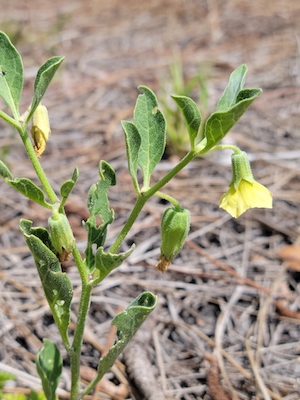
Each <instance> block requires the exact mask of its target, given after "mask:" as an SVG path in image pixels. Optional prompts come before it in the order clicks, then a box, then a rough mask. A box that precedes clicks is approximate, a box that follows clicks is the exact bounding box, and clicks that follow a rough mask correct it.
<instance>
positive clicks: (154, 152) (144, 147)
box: [134, 86, 166, 189]
mask: <svg viewBox="0 0 300 400" xmlns="http://www.w3.org/2000/svg"><path fill="white" fill-rule="evenodd" d="M139 89H141V90H143V91H144V93H143V94H140V95H139V96H138V99H137V102H136V106H135V109H134V125H135V126H136V127H137V129H138V131H139V134H140V136H141V146H140V149H139V154H138V164H139V166H140V167H141V169H142V172H143V176H144V185H143V186H144V188H145V189H147V188H149V185H150V178H151V174H152V172H153V170H154V168H155V167H156V165H157V164H158V163H159V161H160V160H161V158H162V156H163V153H164V151H165V146H166V121H165V117H164V115H163V113H162V112H161V111H160V110H159V109H158V108H157V105H158V103H157V98H156V96H155V94H154V93H153V92H152V91H151V90H150V89H149V88H147V87H146V86H139Z"/></svg>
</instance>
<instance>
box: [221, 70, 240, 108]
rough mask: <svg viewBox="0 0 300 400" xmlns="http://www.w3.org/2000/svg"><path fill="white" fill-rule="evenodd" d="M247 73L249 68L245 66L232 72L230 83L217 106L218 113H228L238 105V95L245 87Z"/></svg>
mask: <svg viewBox="0 0 300 400" xmlns="http://www.w3.org/2000/svg"><path fill="white" fill-rule="evenodd" d="M246 73H247V66H246V65H245V64H242V65H240V66H239V67H238V68H236V69H235V70H234V71H233V72H232V74H231V75H230V78H229V83H228V85H227V87H226V89H225V90H224V92H223V95H222V97H221V99H220V100H219V103H218V105H217V111H219V112H222V111H228V110H229V109H230V108H231V107H233V106H234V105H235V104H236V103H237V97H238V94H239V92H240V91H241V90H242V89H243V86H244V82H245V78H246Z"/></svg>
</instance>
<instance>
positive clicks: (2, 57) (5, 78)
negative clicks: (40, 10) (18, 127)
mask: <svg viewBox="0 0 300 400" xmlns="http://www.w3.org/2000/svg"><path fill="white" fill-rule="evenodd" d="M22 89H23V63H22V59H21V56H20V54H19V52H18V51H17V49H16V48H15V47H14V45H13V44H12V43H11V41H10V39H9V37H8V36H7V35H6V34H5V33H4V32H2V31H0V96H1V97H2V99H3V100H4V101H5V102H6V104H7V105H8V106H9V107H10V108H11V110H12V113H13V116H14V118H15V119H16V120H19V117H20V114H19V101H20V97H21V93H22Z"/></svg>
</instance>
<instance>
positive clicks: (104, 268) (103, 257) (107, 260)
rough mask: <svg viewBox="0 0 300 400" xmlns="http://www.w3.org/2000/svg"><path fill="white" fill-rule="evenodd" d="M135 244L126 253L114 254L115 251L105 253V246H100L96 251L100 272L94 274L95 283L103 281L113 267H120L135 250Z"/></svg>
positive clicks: (96, 264)
mask: <svg viewBox="0 0 300 400" xmlns="http://www.w3.org/2000/svg"><path fill="white" fill-rule="evenodd" d="M134 247H135V246H134V245H132V246H131V248H130V249H129V250H127V251H125V252H124V253H119V254H114V253H105V252H104V250H103V247H99V249H98V250H97V252H96V257H95V261H96V263H95V266H96V269H97V270H98V274H97V275H96V274H95V275H94V278H95V281H96V283H95V284H98V283H99V282H101V281H102V280H103V279H104V278H105V277H106V276H107V275H108V274H109V273H110V272H111V271H112V270H113V269H115V268H117V267H119V266H120V265H121V264H122V263H123V261H124V260H126V258H128V257H129V256H130V254H131V253H132V252H133V250H134Z"/></svg>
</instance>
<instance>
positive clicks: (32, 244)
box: [20, 219, 73, 343]
mask: <svg viewBox="0 0 300 400" xmlns="http://www.w3.org/2000/svg"><path fill="white" fill-rule="evenodd" d="M31 224H32V222H31V221H28V220H25V219H21V221H20V229H21V231H22V233H23V235H24V237H25V240H26V243H27V245H28V247H29V249H30V251H31V253H32V255H33V258H34V260H35V263H36V266H37V270H38V273H39V276H40V279H41V282H42V285H43V289H44V292H45V296H46V298H47V301H48V303H49V306H50V309H51V311H52V314H53V317H54V320H55V322H56V324H57V326H58V329H59V331H60V334H61V336H62V338H63V340H64V342H65V343H66V342H68V333H67V332H68V326H69V322H70V306H71V301H72V297H73V288H72V284H71V281H70V279H69V278H68V276H67V275H66V274H65V273H63V272H61V266H60V263H59V261H58V259H57V257H56V255H55V254H54V253H53V246H52V244H51V240H50V237H49V234H48V231H47V230H46V229H44V228H41V227H39V228H31Z"/></svg>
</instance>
